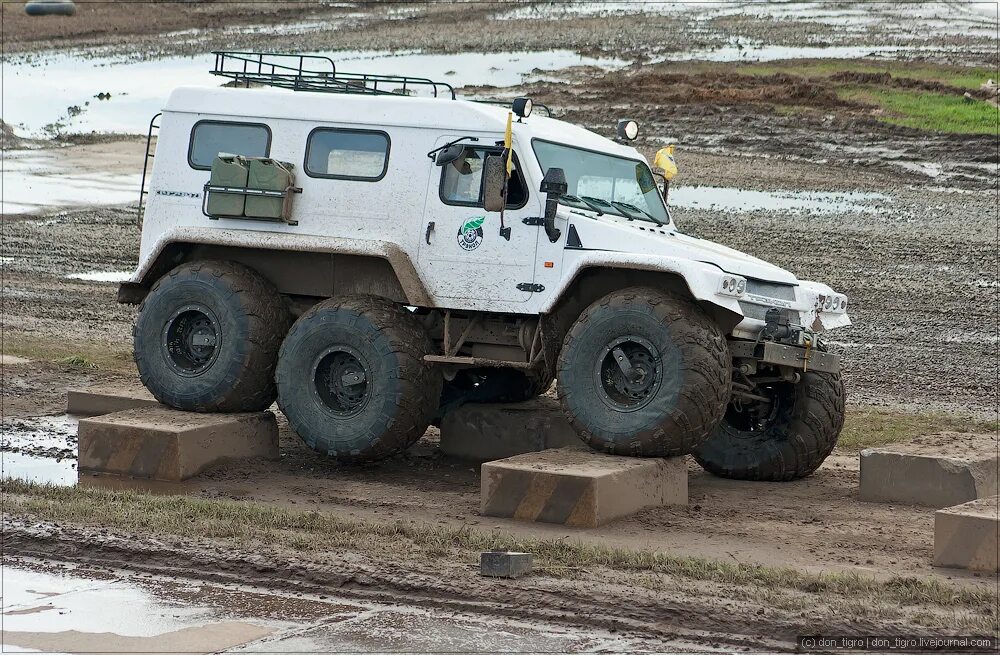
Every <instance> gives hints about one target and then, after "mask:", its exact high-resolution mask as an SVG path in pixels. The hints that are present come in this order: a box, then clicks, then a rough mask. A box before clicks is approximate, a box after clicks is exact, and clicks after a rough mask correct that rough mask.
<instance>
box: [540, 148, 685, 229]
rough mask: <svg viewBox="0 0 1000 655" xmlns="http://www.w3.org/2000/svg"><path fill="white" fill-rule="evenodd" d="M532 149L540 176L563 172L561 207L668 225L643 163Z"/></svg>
mask: <svg viewBox="0 0 1000 655" xmlns="http://www.w3.org/2000/svg"><path fill="white" fill-rule="evenodd" d="M532 147H534V149H535V156H536V157H538V163H539V164H540V165H541V167H542V172H543V173H544V172H545V171H547V170H548V169H550V168H561V169H563V171H565V173H566V183H567V184H568V185H569V190H568V191H567V192H566V195H565V196H563V199H562V200H561V201H560V202H562V203H563V204H568V205H572V206H576V207H580V208H581V209H588V210H591V211H597V212H599V213H608V214H616V215H618V216H624V217H625V218H633V219H638V220H644V221H649V222H652V223H668V222H669V221H670V217H669V216H668V215H667V210H666V208H665V207H664V206H663V200H662V198H661V197H660V192H659V190H658V189H657V188H656V181H655V180H654V179H653V174H652V172H650V170H649V166H647V165H646V163H645V162H641V161H637V160H635V159H627V158H625V157H616V156H614V155H607V154H603V153H599V152H593V151H591V150H583V149H580V148H573V147H570V146H564V145H561V144H558V143H551V142H549V141H540V140H538V139H535V140H534V141H533V142H532Z"/></svg>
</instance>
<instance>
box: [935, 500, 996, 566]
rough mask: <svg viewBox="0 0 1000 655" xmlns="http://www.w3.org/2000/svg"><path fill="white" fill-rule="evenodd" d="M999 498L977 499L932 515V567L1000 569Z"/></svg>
mask: <svg viewBox="0 0 1000 655" xmlns="http://www.w3.org/2000/svg"><path fill="white" fill-rule="evenodd" d="M998 503H1000V499H998V498H997V496H993V497H992V498H980V499H979V500H973V501H971V502H968V503H963V504H961V505H957V506H955V507H947V508H945V509H940V510H938V511H936V512H934V566H949V567H952V568H959V569H970V570H973V571H985V572H986V573H997V572H998V570H1000V548H998V542H1000V520H998V518H997V505H998Z"/></svg>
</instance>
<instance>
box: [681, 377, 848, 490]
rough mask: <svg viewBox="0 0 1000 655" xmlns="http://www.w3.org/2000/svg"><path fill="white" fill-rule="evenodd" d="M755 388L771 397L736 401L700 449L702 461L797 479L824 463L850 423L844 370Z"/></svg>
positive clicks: (732, 470) (741, 476) (740, 474)
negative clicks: (843, 429)
mask: <svg viewBox="0 0 1000 655" xmlns="http://www.w3.org/2000/svg"><path fill="white" fill-rule="evenodd" d="M754 391H755V393H757V394H758V395H761V396H763V397H765V398H767V400H766V401H763V400H761V401H738V400H734V401H733V402H731V403H730V404H729V406H728V407H727V409H726V415H725V417H724V418H723V420H722V423H720V424H719V427H718V429H717V430H716V431H715V434H713V435H712V436H711V437H710V438H709V439H708V440H707V441H706V442H705V443H704V444H702V445H701V446H699V447H698V448H697V449H696V450H695V451H694V457H695V459H696V460H698V463H699V464H701V465H702V466H703V467H704V468H705V470H707V471H709V472H711V473H714V474H715V475H718V476H721V477H724V478H734V479H737V480H771V481H784V480H795V479H797V478H803V477H805V476H807V475H809V474H810V473H812V472H813V471H815V470H816V469H817V468H819V466H820V464H822V463H823V460H825V459H826V458H827V456H829V454H830V453H831V452H832V451H833V448H834V446H836V444H837V437H839V436H840V430H841V428H842V427H843V425H844V382H843V380H842V379H841V377H840V375H839V374H830V373H815V372H813V373H804V374H802V379H801V380H800V381H799V382H798V383H792V382H776V383H771V384H761V385H758V386H757V387H756V388H755V389H754Z"/></svg>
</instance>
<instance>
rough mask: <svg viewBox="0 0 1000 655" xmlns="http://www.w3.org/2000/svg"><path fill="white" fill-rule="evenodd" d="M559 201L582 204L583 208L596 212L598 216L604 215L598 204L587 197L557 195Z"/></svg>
mask: <svg viewBox="0 0 1000 655" xmlns="http://www.w3.org/2000/svg"><path fill="white" fill-rule="evenodd" d="M559 201H560V202H568V203H571V204H575V205H576V206H577V207H579V206H580V205H583V208H586V209H589V210H591V211H594V212H597V215H598V216H604V212H603V211H602V210H601V208H600V206H598V205H596V204H594V203H592V202H590V201H589V200H588V199H587V198H581V197H580V196H571V195H569V194H566V195H563V196H560V197H559Z"/></svg>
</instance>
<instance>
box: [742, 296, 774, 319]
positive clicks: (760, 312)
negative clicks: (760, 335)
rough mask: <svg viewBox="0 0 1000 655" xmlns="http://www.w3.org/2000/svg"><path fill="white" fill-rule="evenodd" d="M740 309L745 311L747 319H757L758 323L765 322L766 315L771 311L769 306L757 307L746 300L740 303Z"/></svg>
mask: <svg viewBox="0 0 1000 655" xmlns="http://www.w3.org/2000/svg"><path fill="white" fill-rule="evenodd" d="M740 309H742V310H743V315H744V316H746V317H747V318H755V319H757V320H758V321H763V320H764V314H766V313H767V310H769V309H770V307H768V306H767V305H755V304H753V303H749V302H746V301H745V300H741V301H740Z"/></svg>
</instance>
